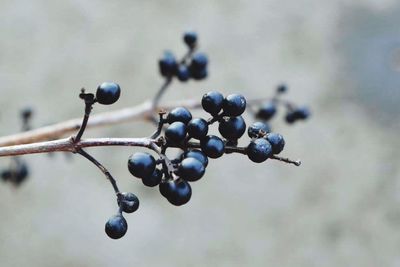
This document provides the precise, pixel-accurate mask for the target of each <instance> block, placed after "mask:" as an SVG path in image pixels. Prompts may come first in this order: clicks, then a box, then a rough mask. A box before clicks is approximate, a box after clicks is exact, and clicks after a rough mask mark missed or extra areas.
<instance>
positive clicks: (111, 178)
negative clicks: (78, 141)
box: [76, 148, 121, 196]
mask: <svg viewBox="0 0 400 267" xmlns="http://www.w3.org/2000/svg"><path fill="white" fill-rule="evenodd" d="M76 153H78V154H80V155H81V156H83V157H85V158H86V159H88V160H89V161H91V162H92V163H93V164H94V165H96V166H97V168H99V169H100V171H101V172H102V173H103V174H104V175H105V176H106V177H107V179H108V180H109V181H110V183H111V185H112V187H113V188H114V192H115V194H116V195H117V196H119V195H120V194H121V193H120V191H119V188H118V186H117V181H116V180H115V179H114V177H113V176H112V175H111V173H110V172H109V171H108V170H107V169H106V167H104V166H103V165H102V164H101V163H100V162H98V161H97V160H96V159H95V158H93V157H92V156H91V155H90V154H88V153H87V152H86V151H84V150H83V149H81V148H80V149H78V150H77V151H76Z"/></svg>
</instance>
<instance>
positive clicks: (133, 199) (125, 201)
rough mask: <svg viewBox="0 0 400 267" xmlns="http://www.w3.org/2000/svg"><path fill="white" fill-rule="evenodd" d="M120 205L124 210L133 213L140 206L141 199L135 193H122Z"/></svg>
mask: <svg viewBox="0 0 400 267" xmlns="http://www.w3.org/2000/svg"><path fill="white" fill-rule="evenodd" d="M118 205H119V206H120V207H121V208H122V210H123V211H124V212H126V213H132V212H135V211H137V209H138V208H139V199H138V198H137V196H136V195H135V194H133V193H122V195H121V197H120V198H118Z"/></svg>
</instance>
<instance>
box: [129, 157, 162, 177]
mask: <svg viewBox="0 0 400 267" xmlns="http://www.w3.org/2000/svg"><path fill="white" fill-rule="evenodd" d="M155 167H156V160H155V159H154V157H153V156H152V155H150V154H148V153H143V152H138V153H135V154H133V155H131V156H130V157H129V159H128V169H129V171H130V173H131V174H132V175H134V176H136V177H139V178H143V177H147V176H150V175H151V174H152V173H153V172H154V169H155Z"/></svg>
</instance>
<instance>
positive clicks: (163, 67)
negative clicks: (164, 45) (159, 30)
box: [158, 52, 178, 77]
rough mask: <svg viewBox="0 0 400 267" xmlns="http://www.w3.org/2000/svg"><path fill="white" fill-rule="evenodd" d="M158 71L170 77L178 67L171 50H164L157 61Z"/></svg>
mask: <svg viewBox="0 0 400 267" xmlns="http://www.w3.org/2000/svg"><path fill="white" fill-rule="evenodd" d="M158 66H159V68H160V73H161V75H162V76H164V77H171V76H173V75H174V74H175V72H176V70H177V69H178V63H177V62H176V59H175V57H174V55H173V54H172V53H171V52H165V53H164V55H163V57H162V58H161V59H160V60H159V61H158Z"/></svg>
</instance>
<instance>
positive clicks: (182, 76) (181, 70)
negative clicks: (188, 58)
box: [176, 65, 190, 82]
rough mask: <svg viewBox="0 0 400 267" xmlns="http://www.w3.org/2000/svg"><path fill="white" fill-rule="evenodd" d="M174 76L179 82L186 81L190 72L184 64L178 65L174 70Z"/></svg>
mask: <svg viewBox="0 0 400 267" xmlns="http://www.w3.org/2000/svg"><path fill="white" fill-rule="evenodd" d="M176 77H177V78H178V80H180V81H181V82H186V81H187V80H189V78H190V72H189V69H188V67H186V66H185V65H180V66H179V67H178V69H177V70H176Z"/></svg>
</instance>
